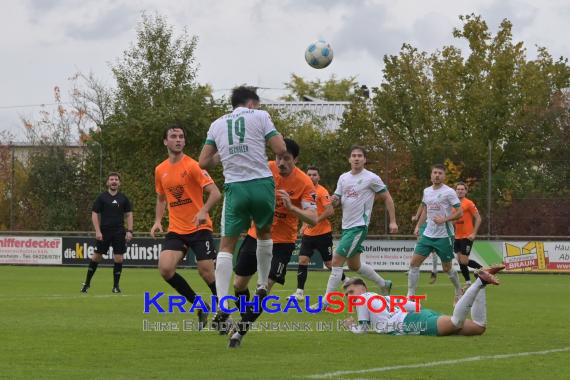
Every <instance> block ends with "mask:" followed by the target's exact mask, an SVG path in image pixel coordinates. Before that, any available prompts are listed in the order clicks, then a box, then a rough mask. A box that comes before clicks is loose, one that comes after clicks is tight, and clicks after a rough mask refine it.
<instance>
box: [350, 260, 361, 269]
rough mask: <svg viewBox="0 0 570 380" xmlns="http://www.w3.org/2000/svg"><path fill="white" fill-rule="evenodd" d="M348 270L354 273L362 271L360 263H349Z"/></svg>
mask: <svg viewBox="0 0 570 380" xmlns="http://www.w3.org/2000/svg"><path fill="white" fill-rule="evenodd" d="M348 269H350V270H351V271H353V272H358V270H359V269H360V263H351V262H350V261H349V262H348Z"/></svg>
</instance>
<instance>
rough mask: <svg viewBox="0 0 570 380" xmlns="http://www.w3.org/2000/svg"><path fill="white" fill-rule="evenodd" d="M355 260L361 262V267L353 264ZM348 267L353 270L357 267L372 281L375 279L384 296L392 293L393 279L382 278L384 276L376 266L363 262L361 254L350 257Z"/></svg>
mask: <svg viewBox="0 0 570 380" xmlns="http://www.w3.org/2000/svg"><path fill="white" fill-rule="evenodd" d="M353 260H358V262H359V264H360V267H359V268H355V267H354V265H351V264H352V261H353ZM348 267H349V268H350V269H352V270H355V269H356V272H357V273H359V274H361V275H362V276H364V277H366V278H367V279H369V280H371V281H374V283H375V284H376V285H378V287H379V288H380V290H381V291H382V295H384V296H388V295H390V291H391V290H392V281H390V280H385V279H384V278H382V276H380V275H379V274H378V273H376V271H375V270H374V268H372V267H371V266H370V265H368V264H366V263H363V262H362V261H361V259H360V255H357V256H356V257H354V258H350V259H349V260H348Z"/></svg>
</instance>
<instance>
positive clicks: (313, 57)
mask: <svg viewBox="0 0 570 380" xmlns="http://www.w3.org/2000/svg"><path fill="white" fill-rule="evenodd" d="M332 59H333V50H332V47H331V45H330V44H329V43H328V42H326V41H316V42H313V43H312V44H310V45H309V46H308V47H307V50H305V61H307V63H308V64H309V65H310V66H311V67H314V68H315V69H324V68H325V67H327V66H328V65H330V64H331V62H332Z"/></svg>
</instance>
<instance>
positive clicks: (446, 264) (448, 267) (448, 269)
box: [441, 261, 452, 273]
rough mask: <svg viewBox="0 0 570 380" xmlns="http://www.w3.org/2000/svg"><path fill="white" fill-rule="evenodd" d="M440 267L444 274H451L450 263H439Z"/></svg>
mask: <svg viewBox="0 0 570 380" xmlns="http://www.w3.org/2000/svg"><path fill="white" fill-rule="evenodd" d="M441 267H442V268H443V271H444V272H446V273H449V272H451V269H452V266H451V261H447V262H445V263H441Z"/></svg>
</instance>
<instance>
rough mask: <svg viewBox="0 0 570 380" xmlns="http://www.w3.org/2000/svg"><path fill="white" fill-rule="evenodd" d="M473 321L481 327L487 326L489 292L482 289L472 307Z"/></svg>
mask: <svg viewBox="0 0 570 380" xmlns="http://www.w3.org/2000/svg"><path fill="white" fill-rule="evenodd" d="M471 319H472V320H473V322H475V323H476V324H478V325H479V326H481V327H485V326H487V291H486V290H485V287H481V288H480V290H479V294H477V297H475V301H473V306H472V307H471Z"/></svg>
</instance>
